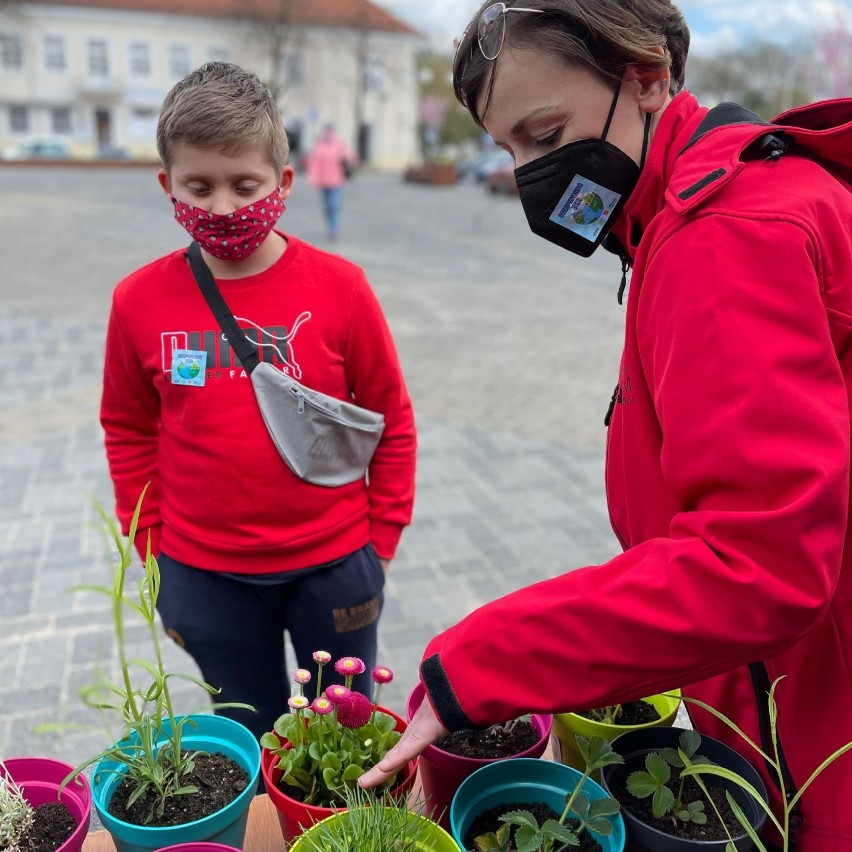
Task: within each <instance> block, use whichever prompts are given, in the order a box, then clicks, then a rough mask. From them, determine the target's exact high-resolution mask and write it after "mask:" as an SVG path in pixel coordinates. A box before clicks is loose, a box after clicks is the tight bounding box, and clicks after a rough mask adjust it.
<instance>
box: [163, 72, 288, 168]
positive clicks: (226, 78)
mask: <svg viewBox="0 0 852 852" xmlns="http://www.w3.org/2000/svg"><path fill="white" fill-rule="evenodd" d="M181 142H184V143H186V144H187V145H196V146H198V147H199V148H219V149H222V150H224V151H239V150H240V149H242V148H245V147H249V146H255V145H256V146H258V147H260V148H261V149H262V150H263V152H264V154H265V155H266V157H267V158H268V159H269V162H270V163H271V164H272V165H273V166H274V167H275V170H276V172H277V173H278V174H280V173H281V171H282V169H283V168H284V166H285V165H286V164H287V158H288V156H289V154H290V146H289V143H288V141H287V132H286V131H285V130H284V122H283V121H282V120H281V113H280V112H279V111H278V106H277V104H276V103H275V99H274V98H273V97H272V94H271V93H270V91H269V89H267V88H266V86H264V85H263V83H261V82H260V80H259V79H258V78H257V76H256V75H254V74H252V73H251V72H250V71H245V70H244V69H242V68H240V67H239V66H238V65H232V64H231V63H230V62H208V63H207V64H206V65H202V66H201V67H200V68H198V69H197V70H195V71H193V72H192V73H190V74H188V75H187V76H186V77H184V78H183V80H181V81H180V82H179V83H177V84H175V86H174V87H173V88H172V90H171V91H170V92H169V93H168V94H167V95H166V98H165V100H164V101H163V106H162V109H161V110H160V120H159V122H158V123H157V151H158V152H159V154H160V159H161V160H162V162H163V168H164V169H165V170H166V171H167V172H168V171H169V170H170V168H171V159H172V153H173V151H174V146H175V145H176V144H179V143H181Z"/></svg>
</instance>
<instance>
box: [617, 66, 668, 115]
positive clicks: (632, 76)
mask: <svg viewBox="0 0 852 852" xmlns="http://www.w3.org/2000/svg"><path fill="white" fill-rule="evenodd" d="M624 82H625V83H632V84H633V87H632V88H633V90H634V92H635V95H636V99H637V102H638V105H639V109H641V110H642V112H649V113H655V112H659V111H660V110H661V109H662V108H663V107H664V106H665V104H666V101H667V100H668V99H669V87H670V86H671V71H670V70H669V69H668V68H638V67H637V66H635V65H629V66H628V67H627V70H626V71H625V72H624Z"/></svg>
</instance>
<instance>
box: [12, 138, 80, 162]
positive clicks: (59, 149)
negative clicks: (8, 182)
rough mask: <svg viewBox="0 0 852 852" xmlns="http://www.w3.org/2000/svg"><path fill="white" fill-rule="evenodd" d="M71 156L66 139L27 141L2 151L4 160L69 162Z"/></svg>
mask: <svg viewBox="0 0 852 852" xmlns="http://www.w3.org/2000/svg"><path fill="white" fill-rule="evenodd" d="M69 156H70V151H69V149H68V143H67V142H66V141H65V140H64V139H25V140H23V141H21V142H18V143H17V144H16V145H12V146H11V147H9V148H6V149H4V150H3V151H0V157H2V159H4V160H67V159H68V158H69Z"/></svg>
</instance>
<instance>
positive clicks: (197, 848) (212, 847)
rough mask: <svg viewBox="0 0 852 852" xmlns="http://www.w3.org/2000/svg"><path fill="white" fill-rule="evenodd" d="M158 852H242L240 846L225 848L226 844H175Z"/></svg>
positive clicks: (157, 851)
mask: <svg viewBox="0 0 852 852" xmlns="http://www.w3.org/2000/svg"><path fill="white" fill-rule="evenodd" d="M156 852H241V850H240V848H239V847H238V846H225V844H224V843H175V845H174V846H164V847H163V848H162V849H157V850H156Z"/></svg>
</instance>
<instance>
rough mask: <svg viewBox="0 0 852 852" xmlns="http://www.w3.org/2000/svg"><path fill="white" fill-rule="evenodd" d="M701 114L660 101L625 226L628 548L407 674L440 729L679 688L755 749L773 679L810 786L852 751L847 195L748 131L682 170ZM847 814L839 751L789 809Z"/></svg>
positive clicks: (619, 498)
mask: <svg viewBox="0 0 852 852" xmlns="http://www.w3.org/2000/svg"><path fill="white" fill-rule="evenodd" d="M705 112H706V110H703V109H701V108H699V106H698V104H697V103H696V102H695V100H694V98H693V97H692V96H691V95H689V94H687V93H683V94H681V95H679V96H678V97H677V98H675V99H674V101H673V102H672V103H671V104H670V105H669V106H668V108H667V109H666V111H665V113H664V114H663V116H662V118H661V121H660V124H659V127H658V129H657V131H656V134H655V136H654V140H653V143H652V146H651V150H650V152H649V159H648V162H647V164H646V166H645V169H644V170H643V172H642V176H641V178H640V181H639V184H638V186H637V187H636V190H635V192H634V194H633V196H631V199H630V201H629V202H628V205H627V207H626V208H625V211H624V214H623V216H622V217H620V220H619V222H618V223H617V236H618V237H619V238H620V239H621V241H622V242H623V243H624V244H625V245H628V250H629V252H630V254H631V255H632V257H633V259H634V261H635V265H634V270H633V277H632V281H631V286H630V293H629V299H628V306H627V317H626V339H625V347H624V354H623V357H622V362H621V375H620V381H619V392H618V394H617V396H616V400H617V403H618V404H616V405H615V406H614V413H613V417H612V421H611V426H610V430H609V441H608V452H607V473H606V480H607V496H608V503H609V507H610V515H611V518H612V523H613V528H614V530H615V531H616V534H617V535H618V537H619V539H620V541H621V542H622V544H623V546H624V548H625V552H624V553H622V554H620V555H619V556H617V557H615V558H614V559H612V560H611V561H610V562H608V563H606V564H605V565H599V566H593V567H586V568H581V569H579V570H576V571H572V572H570V573H566V574H563V575H561V576H559V577H556V578H554V579H551V580H548V581H545V582H542V583H539V584H537V585H534V586H532V587H529V588H526V589H522V590H521V591H519V592H516V593H514V594H511V595H509V596H507V597H504V598H502V599H500V600H497V601H495V602H493V603H491V604H489V605H487V606H485V607H483V608H481V609H479V610H477V611H476V612H474V613H472V614H471V615H470V616H469V617H467V618H466V619H464V620H463V621H462V622H460V623H459V624H457V625H455V626H454V627H451V628H450V629H449V630H447V631H446V632H445V633H443V634H442V635H440V636H438V637H437V638H436V639H434V640H433V641H432V643H431V644H430V645H429V647H428V649H427V651H426V655H425V659H424V663H423V665H422V667H421V673H422V676H423V680H424V684H425V685H426V688H427V690H428V693H429V697H430V700H431V702H432V704H433V706H434V707H435V709H436V712H437V713H438V714H439V715H440V716H441V718H442V719H443V720H444V723H445V724H447V725H448V726H450V727H454V728H457V727H460V726H463V725H464V724H466V723H468V724H469V723H470V722H473V723H476V724H480V725H484V724H487V723H491V722H495V721H498V720H504V719H508V718H512V717H514V716H516V715H518V714H519V713H521V712H525V711H536V712H559V711H570V710H585V709H589V708H593V707H599V706H602V705H606V704H614V703H617V702H621V701H629V700H633V699H637V698H641V697H643V696H647V695H651V694H654V693H656V692H660V691H665V690H668V689H672V688H674V687H678V686H682V687H685V690H684V691H685V694H686V695H690V696H695V697H698V698H701V699H703V700H705V701H707V702H708V703H709V704H711V705H713V706H714V707H716V708H717V709H719V710H721V711H722V712H724V713H726V714H727V715H728V716H729V717H731V718H733V719H734V720H735V721H736V722H737V723H738V724H739V725H740V726H741V727H743V728H744V730H745V731H746V732H747V733H748V734H749V735H750V736H752V737H753V738H755V739H756V740H757V741H758V742H759V741H760V739H761V736H760V725H761V721H760V716H759V712H758V707H759V706H760V705H765V694H764V689H765V688H766V687H767V686H768V682H769V681H771V680H775V679H776V678H778V677H780V676H782V675H786V679H785V680H784V681H782V683H781V685H780V687H779V689H778V692H777V700H778V706H779V714H778V726H779V736H780V743H781V746H782V748H783V752H784V755H785V758H786V762H787V764H788V766H789V772H790V775H791V776H792V781H793V783H794V784H795V785H796V787H802V786H803V785H804V784H805V782H806V780H807V779H808V777H809V776H810V774H811V772H812V771H813V770H814V769H816V768H817V766H818V765H819V764H820V763H821V761H822V760H823V759H824V758H826V757H828V756H829V755H830V754H831V753H832V752H833V751H834V750H835V749H837V748H839V747H840V746H842V745H844V744H845V743H847V742H849V741H852V547H850V546H849V542H848V540H847V539H848V536H849V529H850V524H849V478H850V396H852V195H850V193H849V192H848V191H847V189H845V188H844V187H843V186H842V185H841V184H840V183H839V182H838V181H835V180H834V179H832V178H831V177H829V176H828V175H827V174H826V173H825V172H824V171H823V170H822V169H821V168H820V167H819V166H817V165H816V164H815V163H814V162H812V161H811V160H810V159H808V158H805V157H798V156H795V150H796V149H795V147H794V149H793V153H790V154H787V155H785V156H783V157H782V158H781V160H780V161H779V162H778V163H771V162H765V161H763V160H761V159H757V160H753V161H750V162H747V163H745V164H742V163H740V162H739V152H740V151H741V150H743V148H744V147H745V145H746V144H747V142H748V141H751V139H752V138H753V137H754V135H755V134H754V129H753V128H751V129H749V128H748V127H745V129H742V128H734V129H731V128H725V129H720V130H718V131H713V132H712V133H711V134H709V135H708V136H707V137H705V138H704V139H703V140H702V141H700V142H699V143H697V144H695V145H694V146H693V147H691V148H690V149H689V150H688V151H687V152H685V153H683V154H681V155H680V156H678V154H679V153H680V152H681V151H682V150H683V148H684V146H685V145H686V143H687V141H688V140H689V139H690V137H691V135H692V133H693V131H694V129H695V128H696V126H697V125H698V123H699V121H700V119H701V118H702V117H703V115H704V114H705ZM848 114H849V113H848V108H847V113H846V115H847V116H848ZM847 120H848V119H847ZM835 123H836V122H835ZM759 132H760V131H759ZM746 137H750V138H746ZM850 144H852V125H848V124H847V125H846V126H845V127H844V128H841V129H840V131H839V133H838V134H837V146H838V147H837V149H836V150H838V151H841V150H843V148H842V146H846V147H845V150H846V151H848V150H849V147H848V146H849V145H850ZM720 169H721V170H722V171H721V172H720ZM629 236H633V238H634V240H636V242H638V245H630V244H629V240H628V237H629ZM749 663H755V664H756V665H755V666H753V667H752V668H751V670H750V669H749V665H748V664H749ZM692 716H693V721H694V722H695V724H696V727H697V728H698V729H699V730H701V731H704V732H706V733H708V734H709V735H711V736H715V737H718V738H720V739H723V740H725V741H726V742H728V743H729V744H731V745H732V746H734V747H735V748H737V749H738V750H740V751H741V752H743V753H744V754H745V755H746V756H747V757H748V758H749V759H750V760H751V762H752V763H754V764H755V765H756V766H757V767H758V768H759V769H760V770H762V771H763V774H764V777H765V778H766V779H767V785H768V787H769V789H770V792H771V794H772V798H773V803H774V806H775V810H776V812H777V811H778V810H779V795H778V792H777V789H776V788H775V787H774V784H773V782H772V780H771V779H770V776H769V774H768V773H767V772H766V768H765V766H764V765H763V761H762V760H760V758H757V757H756V756H755V754H754V753H753V752H750V751H749V750H748V748H747V747H746V746H745V745H744V744H743V743H742V741H741V740H739V739H738V737H737V736H736V735H735V734H733V733H731V732H730V731H729V730H728V729H727V728H724V727H723V726H722V725H721V724H720V723H717V722H715V721H714V720H711V719H710V717H709V716H708V715H707V714H706V713H704V712H696V713H693V714H692ZM764 721H765V720H764ZM850 802H852V755H846V756H845V757H843V758H841V759H840V761H839V762H838V763H836V764H835V765H834V766H833V767H831V768H830V769H829V770H827V771H826V772H825V773H824V774H823V776H821V778H820V779H819V780H818V781H817V782H816V783H814V784H813V785H812V786H811V787H810V788H808V790H807V791H806V792H805V794H804V796H803V799H802V813H803V818H804V822H803V826H802V829H801V831H800V832H799V842H800V845H799V847H798V852H848V851H849V850H850V849H852V808H850V807H849V803H850Z"/></svg>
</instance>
